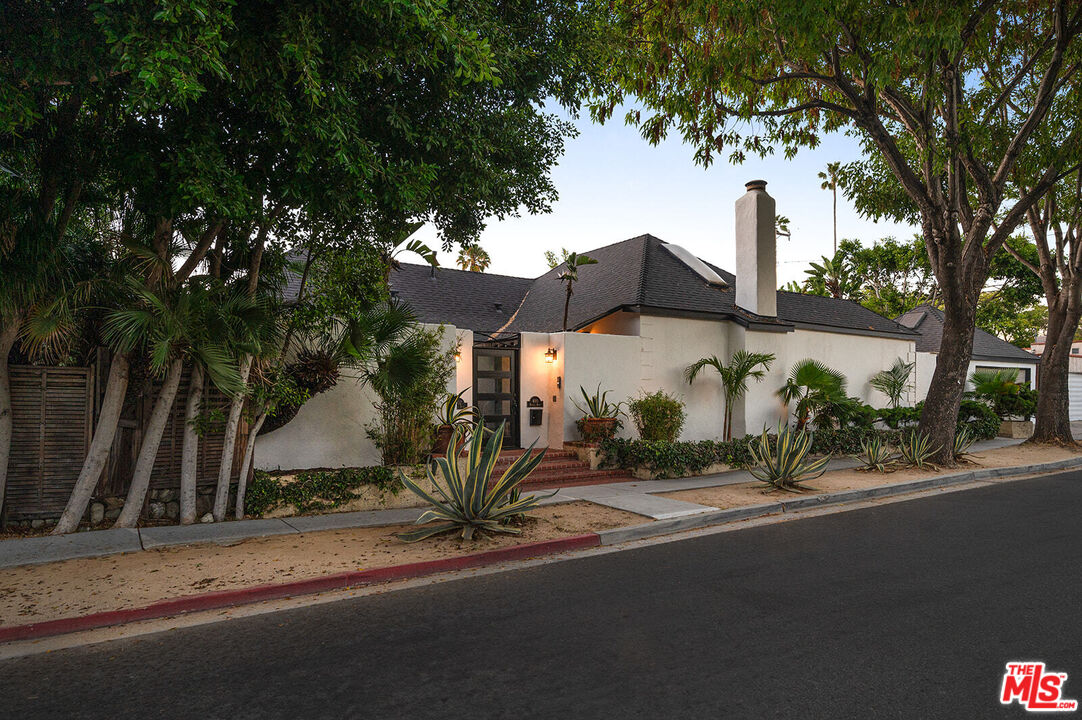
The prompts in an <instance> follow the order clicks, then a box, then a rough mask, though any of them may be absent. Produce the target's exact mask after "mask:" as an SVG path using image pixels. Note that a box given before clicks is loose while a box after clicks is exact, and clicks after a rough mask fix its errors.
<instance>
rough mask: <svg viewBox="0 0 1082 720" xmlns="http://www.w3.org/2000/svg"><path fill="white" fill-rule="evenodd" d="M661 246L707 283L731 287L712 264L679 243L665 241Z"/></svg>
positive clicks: (720, 286)
mask: <svg viewBox="0 0 1082 720" xmlns="http://www.w3.org/2000/svg"><path fill="white" fill-rule="evenodd" d="M661 247H663V248H665V249H666V250H668V251H669V254H670V255H672V256H673V257H675V258H676V259H677V260H679V261H680V262H682V263H684V264H685V265H687V266H688V267H689V268H690V269H691V270H692V271H694V272H695V274H696V275H698V276H699V277H701V278H702V279H703V280H705V281H706V284H707V285H713V286H715V287H719V288H727V287H729V283H727V282H725V280H724V278H722V277H721V275H718V274H717V273H716V272H714V271H713V270H711V269H710V266H709V265H707V264H706V263H704V262H703V261H702V260H700V259H699V258H697V257H695V256H694V255H692V254H691V253H690V252H688V251H687V250H686V249H685V248H682V247H680V246H679V245H673V244H672V243H667V242H663V243H661Z"/></svg>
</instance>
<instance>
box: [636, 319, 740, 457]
mask: <svg viewBox="0 0 1082 720" xmlns="http://www.w3.org/2000/svg"><path fill="white" fill-rule="evenodd" d="M729 325H730V323H728V322H724V321H718V320H700V319H694V318H669V317H657V316H651V315H644V316H643V317H642V318H641V320H640V327H641V332H642V384H641V389H642V390H645V391H646V392H654V391H655V390H659V389H663V390H665V391H666V392H669V393H673V394H676V395H678V396H680V398H681V399H682V400H683V401H684V402H685V404H686V412H687V419H686V420H685V423H684V429H683V431H682V433H681V436H680V439H681V440H714V439H717V438H720V437H721V428H722V420H723V417H724V416H723V409H724V401H723V399H722V393H721V384H720V383H719V382H718V376H717V373H716V372H715V371H714V370H712V369H709V368H707V369H706V370H705V371H703V372H702V373H700V375H699V377H698V378H697V379H696V380H695V383H694V384H692V385H688V383H687V382H686V381H685V380H684V369H685V368H687V366H688V365H690V364H692V363H694V362H695V361H697V360H699V359H700V358H704V357H709V356H711V355H717V356H718V358H719V359H720V360H721V361H722V362H726V361H727V360H728V358H729V352H730V350H729V333H728V326H729Z"/></svg>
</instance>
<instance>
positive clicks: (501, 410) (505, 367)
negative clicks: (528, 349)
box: [473, 346, 519, 448]
mask: <svg viewBox="0 0 1082 720" xmlns="http://www.w3.org/2000/svg"><path fill="white" fill-rule="evenodd" d="M473 403H474V405H475V406H476V407H477V411H478V412H479V413H480V414H481V417H482V418H484V421H485V426H486V427H489V428H492V429H493V430H495V429H496V428H498V427H499V426H500V423H505V424H506V427H505V428H504V435H503V446H504V447H508V448H517V447H518V446H519V428H518V425H519V423H518V415H519V413H518V350H516V349H505V348H500V349H497V348H487V347H477V346H475V347H474V349H473Z"/></svg>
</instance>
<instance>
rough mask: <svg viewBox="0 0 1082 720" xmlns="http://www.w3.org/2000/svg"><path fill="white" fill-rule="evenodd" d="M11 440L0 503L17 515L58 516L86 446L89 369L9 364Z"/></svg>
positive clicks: (91, 384)
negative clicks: (4, 487) (5, 490)
mask: <svg viewBox="0 0 1082 720" xmlns="http://www.w3.org/2000/svg"><path fill="white" fill-rule="evenodd" d="M10 372H11V402H12V408H11V410H12V413H11V414H12V425H13V428H12V429H13V433H12V438H11V440H12V442H11V458H10V461H9V465H8V482H7V492H6V499H5V505H6V506H7V507H8V509H9V511H10V514H11V515H13V516H15V515H18V516H22V517H31V518H33V517H48V516H56V515H59V514H60V513H61V512H63V510H64V505H65V504H67V502H68V496H69V495H71V490H72V488H73V487H75V479H76V478H77V477H78V476H79V470H80V469H81V468H82V467H83V458H85V457H86V451H87V448H88V447H89V445H90V434H91V431H92V429H93V420H92V418H93V416H94V392H93V389H94V382H93V375H94V373H93V370H92V369H91V368H87V367H37V366H23V365H12V366H11V367H10Z"/></svg>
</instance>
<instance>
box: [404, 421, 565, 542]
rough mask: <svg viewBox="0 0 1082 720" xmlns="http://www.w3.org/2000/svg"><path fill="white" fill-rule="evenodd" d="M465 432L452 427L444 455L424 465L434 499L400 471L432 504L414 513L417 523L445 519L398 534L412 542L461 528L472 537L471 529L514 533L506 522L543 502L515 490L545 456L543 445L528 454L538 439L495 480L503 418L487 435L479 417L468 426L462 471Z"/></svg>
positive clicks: (411, 489) (421, 523)
mask: <svg viewBox="0 0 1082 720" xmlns="http://www.w3.org/2000/svg"><path fill="white" fill-rule="evenodd" d="M466 432H467V431H466V430H465V429H464V428H463V427H462V426H459V427H456V428H455V431H454V433H453V434H452V435H451V442H450V443H449V444H448V446H447V457H442V458H436V459H434V460H433V461H432V462H431V463H430V464H428V465H426V466H425V471H426V473H427V474H428V480H429V482H431V483H432V485H433V486H434V487H435V488H436V494H437V495H439V497H438V498H437V497H435V496H433V495H430V494H429V493H428V492H427V491H425V489H424V488H422V487H421V486H420V485H418V484H417V483H415V482H413V481H412V480H410V479H409V478H408V477H406V476H405V475H401V474H400V479H401V480H402V483H403V484H404V485H405V486H406V487H407V488H409V489H410V491H412V492H413V493H414V494H416V495H417V496H418V497H420V498H421V499H423V500H425V501H426V502H427V503H428V504H430V505H431V506H432V509H430V510H426V511H425V512H424V513H423V514H422V515H421V517H419V518H417V522H416V524H417V525H426V524H427V523H429V522H432V521H433V520H443V521H444V522H442V523H440V524H438V525H428V526H427V527H421V528H418V529H417V530H412V531H409V532H403V533H399V534H398V538H399V539H401V540H405V541H406V542H416V541H418V540H424V539H425V538H428V537H432V536H433V535H438V534H439V533H443V532H448V531H452V530H455V531H461V533H462V539H463V540H471V539H473V535H474V533H475V532H477V531H480V530H484V531H487V532H502V533H510V534H512V535H517V534H519V533H520V532H521V530H519V529H518V528H515V527H512V526H510V525H507V524H506V521H508V520H510V519H511V518H514V517H516V516H519V515H521V514H522V513H523V512H525V511H526V510H529V509H530V508H532V507H534V506H536V505H537V503H538V502H540V501H541V499H542V496H540V495H527V496H526V497H522V496H521V495H520V494H519V492H518V486H519V484H521V483H522V481H523V480H525V479H526V477H527V476H528V475H529V474H530V473H531V472H533V471H534V469H536V468H537V466H538V465H540V464H541V460H542V459H543V458H544V457H545V451H544V450H541V451H540V452H537V453H534V454H531V453H530V451H531V450H533V446H534V445H536V444H537V441H536V440H535V441H534V443H533V444H531V445H530V447H529V448H527V449H526V451H525V452H524V453H522V454H521V455H520V456H518V457H517V458H516V459H515V461H514V462H513V463H511V466H510V467H509V468H507V470H505V471H503V473H502V474H501V475H500V477H499V479H497V480H495V481H493V478H492V475H493V468H494V467H495V465H496V461H497V460H499V458H500V450H501V448H502V447H503V433H504V423H500V427H499V428H497V430H496V431H495V432H492V433H488V434H487V435H486V433H485V432H484V425H483V424H482V423H481V422H478V423H477V424H476V425H475V426H474V427H473V428H472V429H471V430H470V431H469V432H470V434H471V437H470V445H469V454H468V455H467V458H468V459H467V461H466V463H467V467H466V472H465V473H461V472H459V466H458V462H457V458H458V457H459V448H460V447H461V445H462V438H463V436H464V435H465V434H466ZM486 437H487V439H486ZM448 458H450V459H448ZM433 468H435V469H436V470H438V471H439V474H440V475H441V476H442V479H443V482H442V483H440V481H439V480H438V479H437V478H436V473H435V472H434V471H433Z"/></svg>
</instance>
